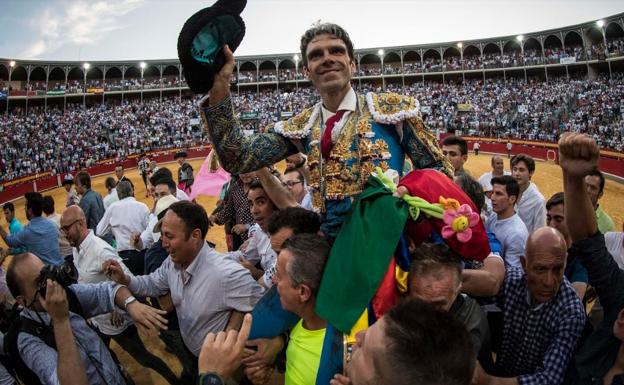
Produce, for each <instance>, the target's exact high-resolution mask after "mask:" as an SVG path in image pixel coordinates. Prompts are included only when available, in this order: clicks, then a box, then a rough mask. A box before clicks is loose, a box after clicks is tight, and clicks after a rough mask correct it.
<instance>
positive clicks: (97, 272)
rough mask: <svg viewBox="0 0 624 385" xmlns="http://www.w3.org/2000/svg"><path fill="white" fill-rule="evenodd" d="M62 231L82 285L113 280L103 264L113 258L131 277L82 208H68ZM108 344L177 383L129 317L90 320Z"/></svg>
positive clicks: (110, 315) (103, 316) (118, 315)
mask: <svg viewBox="0 0 624 385" xmlns="http://www.w3.org/2000/svg"><path fill="white" fill-rule="evenodd" d="M61 231H63V232H64V233H65V234H66V236H67V239H68V240H69V243H70V245H72V247H73V248H74V249H73V256H74V264H75V265H76V268H77V269H78V282H79V283H98V282H105V281H109V278H108V277H107V276H106V275H105V274H104V272H102V264H103V263H104V262H105V261H107V260H109V259H113V260H115V261H117V262H119V265H120V266H121V267H122V269H123V270H124V272H125V273H126V274H129V275H130V274H131V273H130V271H129V270H128V268H127V267H126V266H125V265H124V263H123V262H122V260H121V258H120V257H119V255H117V252H116V251H115V249H113V247H112V246H111V245H109V244H108V243H107V242H106V241H104V240H103V239H102V238H99V237H97V236H96V235H95V234H94V233H93V230H89V228H87V219H86V217H85V214H84V212H83V211H82V209H81V208H80V206H75V205H74V206H70V207H68V208H67V209H66V210H65V212H64V213H63V215H62V216H61ZM90 321H91V324H93V325H94V326H95V327H96V328H97V330H98V332H99V333H100V336H101V337H102V339H103V340H104V342H105V343H106V344H107V345H108V344H110V340H111V339H114V340H115V342H117V343H118V344H119V345H120V346H121V347H122V348H123V349H124V350H125V351H126V352H128V354H130V356H132V357H133V358H134V359H135V360H136V361H137V362H138V363H139V364H141V365H143V366H144V367H146V368H151V369H154V370H155V371H156V372H158V373H160V375H162V376H163V378H165V379H166V380H167V381H168V382H169V383H172V384H174V383H177V377H176V375H175V374H174V373H173V372H172V371H171V369H169V367H168V366H167V365H166V364H165V363H164V362H163V361H162V360H161V359H160V358H158V357H156V356H155V355H153V354H151V353H150V352H149V351H148V350H147V349H146V348H145V345H144V344H143V341H142V340H141V338H140V337H139V333H138V330H137V328H136V326H135V325H134V324H133V322H132V319H131V318H130V317H129V316H128V314H122V313H120V312H113V313H107V314H101V315H98V316H95V317H93V318H91V319H90Z"/></svg>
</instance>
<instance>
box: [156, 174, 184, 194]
mask: <svg viewBox="0 0 624 385" xmlns="http://www.w3.org/2000/svg"><path fill="white" fill-rule="evenodd" d="M155 182H156V184H152V186H154V187H156V186H158V185H159V184H165V185H167V188H168V189H169V192H170V193H171V195H176V191H177V190H178V186H177V185H176V183H175V182H174V181H173V179H171V178H167V177H165V176H164V175H163V176H162V178H159V179H156V180H155ZM150 183H152V182H151V179H150Z"/></svg>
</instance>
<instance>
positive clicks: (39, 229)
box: [6, 217, 63, 265]
mask: <svg viewBox="0 0 624 385" xmlns="http://www.w3.org/2000/svg"><path fill="white" fill-rule="evenodd" d="M59 235H60V234H59V230H58V228H57V227H56V225H55V224H54V223H52V221H49V220H47V219H46V218H43V217H34V218H33V219H31V220H30V222H28V224H27V225H26V226H25V227H24V228H23V229H22V230H21V231H18V232H17V233H15V234H11V235H9V236H8V237H7V239H6V241H7V245H9V246H10V247H13V248H17V247H23V248H25V249H26V251H28V252H30V253H33V254H35V255H36V256H37V257H39V258H40V259H41V260H42V261H43V263H45V264H47V265H60V264H61V263H62V262H63V257H61V250H60V248H59Z"/></svg>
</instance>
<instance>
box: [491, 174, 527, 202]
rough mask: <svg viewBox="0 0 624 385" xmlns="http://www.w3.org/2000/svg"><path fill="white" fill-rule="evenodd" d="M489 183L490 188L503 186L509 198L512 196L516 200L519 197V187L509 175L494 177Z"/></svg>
mask: <svg viewBox="0 0 624 385" xmlns="http://www.w3.org/2000/svg"><path fill="white" fill-rule="evenodd" d="M490 183H492V186H494V185H495V184H497V185H501V186H505V191H506V192H507V195H508V196H510V197H512V196H514V197H516V199H518V197H519V196H520V185H519V184H518V181H517V180H515V179H514V178H513V177H512V176H511V175H503V176H496V177H494V178H492V181H491V182H490Z"/></svg>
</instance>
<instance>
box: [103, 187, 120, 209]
mask: <svg viewBox="0 0 624 385" xmlns="http://www.w3.org/2000/svg"><path fill="white" fill-rule="evenodd" d="M102 201H104V210H106V209H107V208H108V207H109V206H110V205H112V204H113V203H115V202H117V201H119V197H118V196H117V189H112V190H111V191H110V193H108V195H107V196H105V197H104V198H103V199H102Z"/></svg>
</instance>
